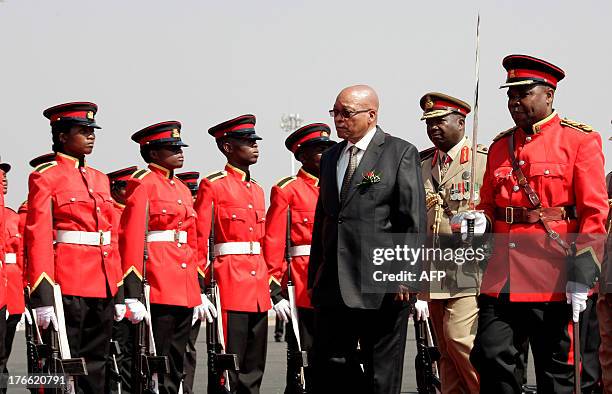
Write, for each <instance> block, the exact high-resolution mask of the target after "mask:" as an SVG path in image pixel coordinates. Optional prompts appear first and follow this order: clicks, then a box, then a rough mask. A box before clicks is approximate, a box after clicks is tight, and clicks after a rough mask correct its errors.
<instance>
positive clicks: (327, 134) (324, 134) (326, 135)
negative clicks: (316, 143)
mask: <svg viewBox="0 0 612 394" xmlns="http://www.w3.org/2000/svg"><path fill="white" fill-rule="evenodd" d="M321 137H329V133H328V132H327V131H322V132H321Z"/></svg>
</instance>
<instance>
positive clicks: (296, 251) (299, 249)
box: [289, 245, 310, 257]
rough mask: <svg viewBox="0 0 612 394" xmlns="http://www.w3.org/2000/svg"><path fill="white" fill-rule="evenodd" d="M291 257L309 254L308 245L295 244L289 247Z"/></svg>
mask: <svg viewBox="0 0 612 394" xmlns="http://www.w3.org/2000/svg"><path fill="white" fill-rule="evenodd" d="M289 254H290V255H291V257H295V256H310V245H297V246H292V247H290V248H289Z"/></svg>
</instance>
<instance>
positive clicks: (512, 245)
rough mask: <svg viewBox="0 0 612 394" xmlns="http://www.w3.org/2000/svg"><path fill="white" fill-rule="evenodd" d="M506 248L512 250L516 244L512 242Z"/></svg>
mask: <svg viewBox="0 0 612 394" xmlns="http://www.w3.org/2000/svg"><path fill="white" fill-rule="evenodd" d="M508 247H509V248H510V249H514V248H516V244H515V243H514V242H510V243H509V244H508Z"/></svg>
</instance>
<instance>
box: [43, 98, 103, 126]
mask: <svg viewBox="0 0 612 394" xmlns="http://www.w3.org/2000/svg"><path fill="white" fill-rule="evenodd" d="M96 112H98V106H97V105H96V104H94V103H90V102H86V101H82V102H74V103H66V104H59V105H55V106H53V107H51V108H47V109H46V110H44V111H43V116H44V117H45V118H47V119H49V121H50V123H51V125H54V124H59V123H67V124H74V125H81V126H88V127H93V128H94V129H100V128H101V127H100V126H98V125H97V124H96V120H95V116H96Z"/></svg>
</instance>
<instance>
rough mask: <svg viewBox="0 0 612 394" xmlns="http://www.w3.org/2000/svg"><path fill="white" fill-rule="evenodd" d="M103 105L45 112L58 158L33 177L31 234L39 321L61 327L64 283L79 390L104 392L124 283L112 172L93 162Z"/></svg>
mask: <svg viewBox="0 0 612 394" xmlns="http://www.w3.org/2000/svg"><path fill="white" fill-rule="evenodd" d="M97 109H98V107H97V106H96V105H95V104H93V103H88V102H78V103H68V104H61V105H57V106H54V107H51V108H48V109H47V110H45V111H44V112H43V115H44V116H45V117H46V118H48V119H49V120H50V122H51V133H52V137H53V151H55V152H56V157H55V160H54V161H51V162H47V163H44V164H41V165H39V166H38V167H36V169H35V170H34V171H33V172H32V173H31V174H30V179H29V194H28V214H27V219H26V226H25V233H24V236H25V240H26V243H25V244H26V245H25V248H26V252H27V256H28V266H27V272H28V275H29V280H30V284H31V298H30V299H31V303H32V306H33V307H34V308H35V311H36V315H37V320H38V325H39V326H42V328H43V329H46V328H48V327H49V324H51V323H52V324H53V328H54V329H56V327H57V318H56V315H55V311H54V307H53V285H54V284H58V285H60V286H61V292H62V298H63V307H64V315H65V316H64V317H65V321H66V331H67V337H68V342H69V344H70V353H71V356H72V357H83V358H84V359H85V362H86V363H87V371H88V375H85V376H79V377H78V380H77V382H78V387H79V389H80V390H82V391H83V392H85V393H96V394H97V393H101V392H103V390H104V380H105V362H106V355H107V353H108V349H109V343H110V338H111V330H112V322H113V306H114V302H113V297H114V296H115V294H116V293H117V291H118V288H119V286H121V283H122V280H121V267H120V266H119V265H118V264H117V261H116V259H113V245H112V244H111V238H112V236H113V231H116V229H114V228H113V202H112V199H111V196H110V189H109V185H108V177H107V176H106V175H105V174H104V173H102V172H100V171H98V170H96V169H94V168H92V167H90V166H88V165H87V164H86V163H85V156H86V155H88V154H90V153H91V152H92V150H93V146H94V141H95V133H94V130H95V129H97V128H99V126H98V125H97V124H96V122H95V120H94V116H95V114H96V112H97Z"/></svg>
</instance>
